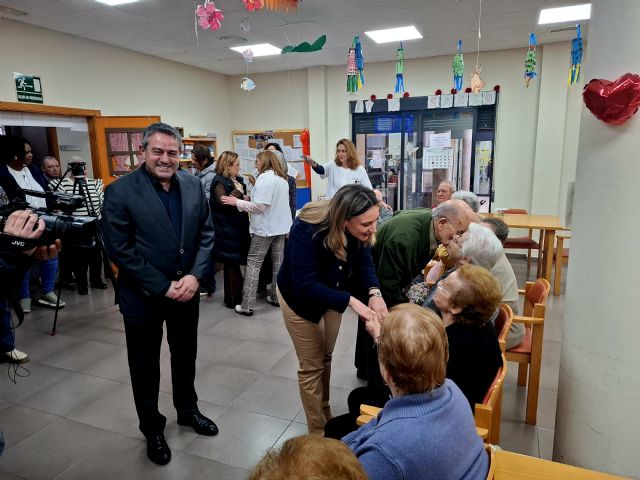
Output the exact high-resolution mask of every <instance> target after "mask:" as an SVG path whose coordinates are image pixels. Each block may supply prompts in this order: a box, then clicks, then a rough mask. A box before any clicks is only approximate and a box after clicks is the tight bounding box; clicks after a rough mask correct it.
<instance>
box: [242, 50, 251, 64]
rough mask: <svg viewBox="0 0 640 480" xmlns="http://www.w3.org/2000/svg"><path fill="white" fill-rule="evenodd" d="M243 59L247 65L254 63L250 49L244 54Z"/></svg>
mask: <svg viewBox="0 0 640 480" xmlns="http://www.w3.org/2000/svg"><path fill="white" fill-rule="evenodd" d="M242 58H244V61H245V62H247V63H251V62H253V51H252V50H251V49H250V48H247V49H246V50H244V51H243V52H242Z"/></svg>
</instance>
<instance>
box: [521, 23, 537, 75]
mask: <svg viewBox="0 0 640 480" xmlns="http://www.w3.org/2000/svg"><path fill="white" fill-rule="evenodd" d="M536 45H537V42H536V36H535V35H534V34H533V33H531V34H530V35H529V50H527V56H526V57H525V59H524V86H525V87H529V82H531V80H532V79H533V78H535V77H536V76H537V75H538V74H537V73H536V63H537V59H536Z"/></svg>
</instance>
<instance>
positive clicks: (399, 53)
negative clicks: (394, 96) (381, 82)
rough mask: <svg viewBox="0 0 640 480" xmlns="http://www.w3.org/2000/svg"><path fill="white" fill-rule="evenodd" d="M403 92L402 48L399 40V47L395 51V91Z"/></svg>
mask: <svg viewBox="0 0 640 480" xmlns="http://www.w3.org/2000/svg"><path fill="white" fill-rule="evenodd" d="M402 92H404V48H403V47H402V42H400V48H398V51H397V52H396V93H402Z"/></svg>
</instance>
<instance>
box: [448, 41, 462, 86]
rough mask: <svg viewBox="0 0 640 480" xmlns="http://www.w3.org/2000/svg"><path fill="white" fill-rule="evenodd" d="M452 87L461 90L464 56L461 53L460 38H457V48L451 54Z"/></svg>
mask: <svg viewBox="0 0 640 480" xmlns="http://www.w3.org/2000/svg"><path fill="white" fill-rule="evenodd" d="M451 66H452V68H453V88H455V89H456V90H458V91H459V90H462V78H463V77H464V56H463V55H462V40H458V50H457V52H456V53H455V54H454V55H453V62H452V64H451Z"/></svg>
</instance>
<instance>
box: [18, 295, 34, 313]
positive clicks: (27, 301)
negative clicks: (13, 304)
mask: <svg viewBox="0 0 640 480" xmlns="http://www.w3.org/2000/svg"><path fill="white" fill-rule="evenodd" d="M20 306H21V307H22V311H23V312H24V313H29V312H31V298H29V297H27V298H21V299H20Z"/></svg>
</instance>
